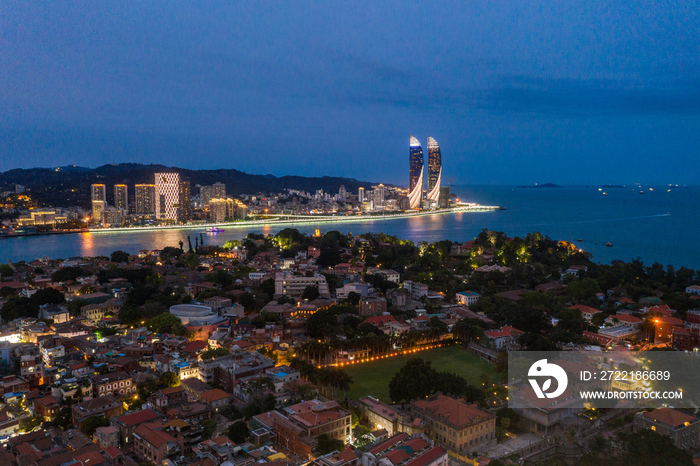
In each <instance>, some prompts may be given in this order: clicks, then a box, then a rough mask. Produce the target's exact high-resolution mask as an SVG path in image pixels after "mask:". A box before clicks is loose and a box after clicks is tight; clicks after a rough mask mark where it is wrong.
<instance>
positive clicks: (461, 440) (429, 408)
mask: <svg viewBox="0 0 700 466" xmlns="http://www.w3.org/2000/svg"><path fill="white" fill-rule="evenodd" d="M410 410H411V414H412V415H413V416H414V417H415V418H420V419H422V420H424V421H425V422H426V424H427V425H426V434H427V435H428V436H429V437H430V438H431V439H433V440H434V441H435V442H437V444H438V445H440V446H442V447H444V448H446V449H448V450H451V451H455V452H458V453H461V454H464V453H471V452H473V451H476V450H478V449H481V448H484V447H485V446H486V444H488V443H489V442H491V441H492V440H495V438H496V416H495V415H494V414H490V413H487V412H485V411H482V410H480V409H479V408H478V407H477V405H476V404H467V403H466V402H465V401H464V399H461V398H459V399H457V398H452V397H449V396H445V395H439V394H438V395H437V396H435V397H433V398H430V399H427V400H418V401H415V402H413V403H412V404H411V406H410Z"/></svg>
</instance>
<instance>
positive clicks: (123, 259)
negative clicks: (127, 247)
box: [109, 251, 129, 264]
mask: <svg viewBox="0 0 700 466" xmlns="http://www.w3.org/2000/svg"><path fill="white" fill-rule="evenodd" d="M109 260H110V261H111V262H116V263H117V264H126V263H128V262H129V253H128V252H124V251H114V252H113V253H112V256H111V257H110V259H109Z"/></svg>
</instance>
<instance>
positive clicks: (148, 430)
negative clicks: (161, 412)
mask: <svg viewBox="0 0 700 466" xmlns="http://www.w3.org/2000/svg"><path fill="white" fill-rule="evenodd" d="M134 453H136V456H137V457H138V458H139V459H140V460H141V461H149V462H151V463H152V464H163V461H164V460H166V459H167V458H170V457H172V456H175V455H179V453H180V445H179V443H178V441H177V439H176V438H175V437H173V436H172V435H170V434H169V433H167V432H165V431H164V430H163V426H162V424H161V423H160V422H155V423H150V424H149V423H146V424H141V425H140V426H138V427H137V428H136V430H134Z"/></svg>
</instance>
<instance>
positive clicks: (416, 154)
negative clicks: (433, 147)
mask: <svg viewBox="0 0 700 466" xmlns="http://www.w3.org/2000/svg"><path fill="white" fill-rule="evenodd" d="M422 199H423V148H422V147H421V145H420V142H418V139H416V138H415V137H414V136H413V135H411V139H410V149H409V172H408V201H409V204H410V207H411V209H419V208H420V204H421V200H422Z"/></svg>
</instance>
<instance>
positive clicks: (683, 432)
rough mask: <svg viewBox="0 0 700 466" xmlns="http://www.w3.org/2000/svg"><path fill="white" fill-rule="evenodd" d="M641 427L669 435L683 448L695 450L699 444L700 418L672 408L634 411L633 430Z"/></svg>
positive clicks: (675, 443) (636, 430) (665, 435)
mask: <svg viewBox="0 0 700 466" xmlns="http://www.w3.org/2000/svg"><path fill="white" fill-rule="evenodd" d="M642 429H651V430H653V431H654V432H656V433H657V434H659V435H663V436H664V437H669V438H670V439H671V441H673V444H674V445H675V446H676V447H678V448H681V449H684V450H696V449H697V448H698V447H699V446H700V419H698V418H697V417H695V416H692V415H690V414H688V413H685V412H682V411H678V410H675V409H673V408H659V409H655V410H654V411H641V412H638V413H636V414H635V415H634V431H635V432H638V431H640V430H642Z"/></svg>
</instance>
